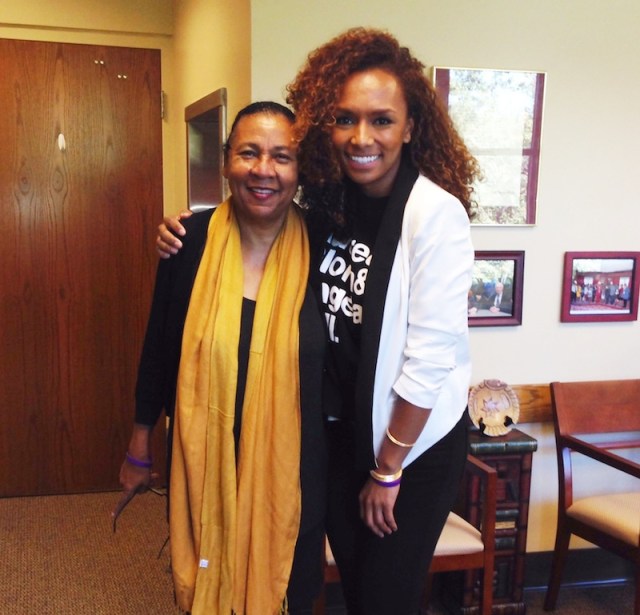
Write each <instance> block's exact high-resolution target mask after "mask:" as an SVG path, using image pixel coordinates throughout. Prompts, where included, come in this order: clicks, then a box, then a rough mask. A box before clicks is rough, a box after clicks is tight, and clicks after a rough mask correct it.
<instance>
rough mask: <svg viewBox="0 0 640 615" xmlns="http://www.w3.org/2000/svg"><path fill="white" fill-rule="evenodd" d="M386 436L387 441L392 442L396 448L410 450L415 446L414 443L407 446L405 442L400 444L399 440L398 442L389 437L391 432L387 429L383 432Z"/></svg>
mask: <svg viewBox="0 0 640 615" xmlns="http://www.w3.org/2000/svg"><path fill="white" fill-rule="evenodd" d="M385 433H386V434H387V438H389V440H391V442H393V443H394V444H395V445H396V446H401V447H402V448H411V447H412V446H415V444H416V443H415V442H412V443H411V444H407V443H406V442H400V440H398V439H397V438H394V437H393V436H392V435H391V432H390V431H389V428H388V427H387V431H386V432H385Z"/></svg>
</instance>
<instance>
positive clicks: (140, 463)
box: [125, 451, 153, 470]
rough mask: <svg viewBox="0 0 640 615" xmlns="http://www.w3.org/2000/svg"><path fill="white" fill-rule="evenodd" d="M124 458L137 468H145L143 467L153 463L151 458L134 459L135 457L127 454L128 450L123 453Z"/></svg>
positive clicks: (146, 467) (147, 467)
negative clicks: (146, 459) (145, 459)
mask: <svg viewBox="0 0 640 615" xmlns="http://www.w3.org/2000/svg"><path fill="white" fill-rule="evenodd" d="M125 459H126V460H127V461H128V462H129V463H130V464H131V465H132V466H136V467H137V468H145V469H147V470H148V469H149V468H150V467H151V466H152V465H153V461H152V460H151V459H149V461H141V460H140V459H136V458H135V457H132V456H131V455H130V454H129V451H127V452H126V454H125Z"/></svg>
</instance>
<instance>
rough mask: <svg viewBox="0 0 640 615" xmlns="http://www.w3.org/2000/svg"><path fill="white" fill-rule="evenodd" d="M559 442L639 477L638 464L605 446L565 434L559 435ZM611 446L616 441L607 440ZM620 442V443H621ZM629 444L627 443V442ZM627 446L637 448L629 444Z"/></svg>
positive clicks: (612, 446) (563, 445)
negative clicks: (595, 444)
mask: <svg viewBox="0 0 640 615" xmlns="http://www.w3.org/2000/svg"><path fill="white" fill-rule="evenodd" d="M559 444H560V446H561V447H563V448H568V449H570V450H571V451H574V452H576V453H580V454H582V455H585V456H587V457H590V458H591V459H595V460H596V461H599V462H601V463H604V464H606V465H608V466H610V467H612V468H615V469H616V470H620V471H621V472H624V473H625V474H630V475H631V476H635V477H636V478H640V464H639V463H636V462H635V461H632V460H631V459H626V458H625V457H622V456H620V455H617V454H616V453H612V452H611V451H610V450H607V449H606V448H601V447H599V446H594V445H593V444H589V443H588V442H585V441H584V440H581V439H579V438H574V437H573V436H569V435H565V436H560V438H559ZM607 444H608V445H609V446H610V447H611V448H615V447H616V446H617V443H615V442H608V443H607ZM621 444H622V443H621ZM628 444H629V443H628ZM628 448H637V447H634V446H632V445H631V444H629V446H628Z"/></svg>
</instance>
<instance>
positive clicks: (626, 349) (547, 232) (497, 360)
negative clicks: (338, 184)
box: [252, 0, 640, 551]
mask: <svg viewBox="0 0 640 615" xmlns="http://www.w3.org/2000/svg"><path fill="white" fill-rule="evenodd" d="M252 23H253V33H252V46H253V53H252V75H253V77H252V84H253V90H252V91H253V97H254V98H276V99H279V98H281V97H282V93H283V89H284V85H285V84H286V83H287V82H288V81H289V80H290V79H291V78H292V77H293V76H294V74H295V72H296V70H297V69H298V67H299V66H300V65H301V63H302V62H303V61H304V58H305V55H306V54H307V53H308V52H309V51H310V50H311V49H312V48H313V47H315V46H316V45H318V44H321V43H322V42H324V41H325V40H327V39H328V38H330V37H331V36H333V35H335V34H338V33H339V32H341V31H342V30H344V29H346V28H348V27H352V26H356V25H364V26H375V27H381V28H386V29H388V30H389V31H390V32H392V33H393V34H395V35H396V36H397V37H398V38H399V39H400V40H401V41H402V42H403V43H404V44H406V45H408V46H409V47H411V48H412V49H413V51H414V52H415V54H416V55H417V56H418V57H420V58H421V59H422V61H423V62H424V63H425V64H426V65H427V66H428V67H431V66H433V65H440V66H463V67H476V68H505V69H508V68H510V69H522V70H536V71H545V72H546V73H547V93H546V101H545V114H544V125H543V142H542V148H543V149H542V161H541V168H540V183H539V202H538V214H539V216H538V224H537V226H535V227H532V228H506V227H504V228H477V227H476V228H474V229H473V241H474V244H475V247H476V249H477V250H525V280H524V314H523V324H522V326H520V327H498V328H496V327H491V328H484V329H483V328H476V329H473V330H472V332H471V343H472V352H473V358H474V372H473V381H474V383H476V382H479V381H480V380H482V379H484V378H500V379H502V380H505V381H506V382H510V383H513V384H525V383H543V382H549V381H551V380H556V379H557V380H562V379H564V380H587V379H595V378H602V379H607V378H633V377H635V378H638V377H640V370H639V368H638V365H639V361H638V349H639V348H640V323H639V322H627V323H613V324H600V323H597V324H573V323H571V324H561V323H560V322H559V314H560V286H561V279H562V263H563V255H564V252H565V251H577V250H640V200H639V197H638V188H637V176H638V168H639V167H640V155H639V154H638V143H640V116H639V114H638V109H640V80H639V79H638V75H640V37H639V36H638V25H639V24H640V3H638V1H637V0H616V1H615V2H602V1H601V0H563V1H562V2H557V0H538V1H537V2H514V1H513V0H485V1H484V2H478V1H477V0H447V1H446V2H445V1H442V0H398V1H397V2H394V3H389V2H388V0H305V2H300V1H299V0H253V2H252ZM283 41H286V44H283ZM522 428H523V430H524V431H526V432H528V433H530V434H531V435H533V436H534V437H537V438H538V439H539V451H538V452H537V453H536V454H535V455H534V470H533V489H532V508H531V515H530V533H529V544H528V549H529V550H531V551H539V550H548V549H551V548H552V547H553V536H554V532H555V510H556V509H555V501H556V474H555V472H556V466H555V457H554V443H553V434H552V430H551V428H550V427H549V426H540V425H523V426H522ZM593 478H594V481H592V484H591V485H589V487H590V488H591V487H593V486H594V485H595V487H596V488H597V487H598V485H604V484H606V483H607V482H608V481H607V479H606V478H604V477H601V476H596V477H593Z"/></svg>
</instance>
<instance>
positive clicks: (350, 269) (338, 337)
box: [319, 195, 389, 420]
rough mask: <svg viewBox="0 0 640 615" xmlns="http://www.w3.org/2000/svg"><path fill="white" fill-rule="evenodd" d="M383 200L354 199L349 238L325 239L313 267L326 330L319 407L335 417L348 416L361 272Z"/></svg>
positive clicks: (368, 259) (362, 288)
mask: <svg viewBox="0 0 640 615" xmlns="http://www.w3.org/2000/svg"><path fill="white" fill-rule="evenodd" d="M388 200H389V199H388V198H387V197H384V198H369V197H366V196H364V195H358V197H357V200H356V201H355V202H354V203H353V205H354V207H353V211H354V224H353V232H352V234H351V238H350V239H346V240H341V241H338V240H336V239H335V238H333V237H329V238H328V240H327V241H326V243H325V246H324V252H323V257H322V259H321V262H320V265H319V271H320V273H319V281H320V284H321V300H322V304H321V309H322V311H323V313H324V316H325V320H326V323H327V328H328V331H329V352H328V358H327V375H328V379H327V382H326V386H325V390H324V395H325V408H326V412H327V413H328V414H329V415H330V416H332V417H335V418H341V419H345V420H348V419H350V418H352V413H353V407H354V396H355V385H356V379H357V372H358V355H359V352H360V333H361V324H362V318H363V309H362V307H363V303H364V293H365V287H366V281H367V274H368V271H369V266H370V264H371V259H372V254H373V247H374V244H375V240H376V236H377V234H378V229H379V227H380V222H381V220H382V216H383V214H384V211H385V208H386V205H387V202H388Z"/></svg>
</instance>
